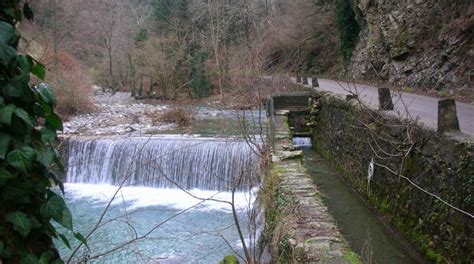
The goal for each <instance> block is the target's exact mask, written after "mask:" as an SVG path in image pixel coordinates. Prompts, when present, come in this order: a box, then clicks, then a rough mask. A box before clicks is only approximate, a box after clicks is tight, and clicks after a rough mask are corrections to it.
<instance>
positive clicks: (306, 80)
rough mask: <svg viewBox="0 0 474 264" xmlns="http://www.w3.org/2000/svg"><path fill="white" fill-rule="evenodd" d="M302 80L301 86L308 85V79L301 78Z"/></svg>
mask: <svg viewBox="0 0 474 264" xmlns="http://www.w3.org/2000/svg"><path fill="white" fill-rule="evenodd" d="M302 80H303V85H308V77H306V76H305V77H303V78H302Z"/></svg>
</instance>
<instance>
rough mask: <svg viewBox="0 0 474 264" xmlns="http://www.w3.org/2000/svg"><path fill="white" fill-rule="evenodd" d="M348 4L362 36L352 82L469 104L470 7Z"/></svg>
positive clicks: (455, 3)
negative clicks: (367, 82)
mask: <svg viewBox="0 0 474 264" xmlns="http://www.w3.org/2000/svg"><path fill="white" fill-rule="evenodd" d="M353 1H354V11H355V13H356V15H357V19H358V22H359V24H361V25H362V31H361V33H360V39H359V42H358V44H357V46H356V48H355V50H354V52H353V56H352V62H351V65H350V72H351V74H352V75H353V76H352V77H354V78H356V79H366V80H382V81H388V82H390V83H392V84H394V85H397V86H400V87H410V88H417V89H423V90H425V91H428V92H437V93H438V94H440V93H441V94H445V95H449V94H453V93H454V94H456V95H457V96H461V97H465V98H466V99H470V100H472V99H474V96H473V93H474V87H473V86H474V85H473V83H474V71H473V64H474V60H473V59H474V50H473V47H474V42H473V34H474V4H472V2H470V1H469V0H451V1H439V0H399V1H393V0H353Z"/></svg>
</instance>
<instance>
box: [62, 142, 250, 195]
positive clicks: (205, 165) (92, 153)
mask: <svg viewBox="0 0 474 264" xmlns="http://www.w3.org/2000/svg"><path fill="white" fill-rule="evenodd" d="M68 157H69V158H68V171H67V180H66V181H67V182H70V183H90V184H112V185H118V184H120V183H121V182H122V181H125V185H134V186H147V187H156V188H178V186H177V185H179V188H184V189H187V190H190V189H195V188H196V189H201V190H219V191H229V190H231V189H232V187H233V186H234V185H235V182H236V179H238V177H240V176H242V180H241V185H240V186H241V187H240V188H238V189H240V190H242V189H246V188H247V187H252V186H255V185H257V184H258V182H259V181H258V179H256V174H257V173H256V172H257V169H258V165H259V157H258V156H257V155H256V154H255V153H254V152H253V151H252V149H251V147H250V146H249V145H248V144H247V143H246V142H245V141H242V140H235V139H215V138H187V137H160V138H157V137H151V138H138V137H132V138H100V139H86V138H82V139H81V138H71V139H70V140H69V146H68Z"/></svg>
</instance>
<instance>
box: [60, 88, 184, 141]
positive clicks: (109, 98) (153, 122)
mask: <svg viewBox="0 0 474 264" xmlns="http://www.w3.org/2000/svg"><path fill="white" fill-rule="evenodd" d="M93 102H94V104H95V107H94V108H95V111H94V112H92V113H89V114H82V115H77V116H73V117H72V118H70V120H68V121H67V122H65V123H64V131H63V134H65V135H73V134H80V135H87V136H93V135H122V134H133V135H140V134H150V133H152V132H153V131H157V130H167V129H170V128H173V127H175V126H176V125H175V124H168V123H161V122H158V121H157V117H158V116H159V115H160V114H161V113H163V112H164V111H166V110H167V109H169V106H168V105H161V104H145V103H142V102H139V101H137V100H135V99H134V98H133V97H131V96H130V93H126V92H117V93H115V94H110V93H98V94H96V95H95V96H94V98H93Z"/></svg>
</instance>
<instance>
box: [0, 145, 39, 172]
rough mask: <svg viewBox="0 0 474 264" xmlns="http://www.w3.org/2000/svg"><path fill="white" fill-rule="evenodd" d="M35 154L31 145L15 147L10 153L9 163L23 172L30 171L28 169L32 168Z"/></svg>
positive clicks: (8, 156)
mask: <svg viewBox="0 0 474 264" xmlns="http://www.w3.org/2000/svg"><path fill="white" fill-rule="evenodd" d="M35 154H36V152H35V150H34V149H33V148H31V147H22V148H20V149H15V150H13V151H11V152H10V153H8V155H7V163H8V164H10V165H11V166H12V167H14V168H17V169H18V170H20V171H21V172H24V173H28V171H29V170H30V169H31V165H32V162H33V158H34V157H35Z"/></svg>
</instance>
